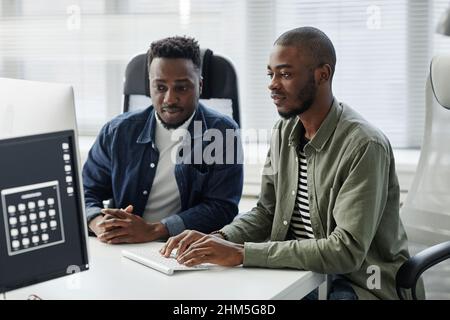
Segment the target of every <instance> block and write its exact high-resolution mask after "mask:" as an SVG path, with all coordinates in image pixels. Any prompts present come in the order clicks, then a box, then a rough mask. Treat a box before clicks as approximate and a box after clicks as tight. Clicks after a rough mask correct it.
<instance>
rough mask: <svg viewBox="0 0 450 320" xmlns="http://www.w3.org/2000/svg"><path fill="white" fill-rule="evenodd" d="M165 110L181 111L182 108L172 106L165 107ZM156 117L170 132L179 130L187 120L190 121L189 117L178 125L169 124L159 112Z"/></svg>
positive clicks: (177, 123)
mask: <svg viewBox="0 0 450 320" xmlns="http://www.w3.org/2000/svg"><path fill="white" fill-rule="evenodd" d="M163 109H166V110H167V109H168V110H170V109H180V108H179V107H177V106H174V105H172V106H163ZM156 115H157V117H158V119H159V120H160V121H161V124H162V125H163V127H164V128H166V129H168V130H171V129H177V128H178V127H180V126H181V125H182V124H183V123H184V122H185V121H186V120H187V119H189V116H188V117H187V118H186V119H183V120H180V121H179V122H176V123H167V122H165V121H164V119H163V118H162V117H161V116H160V115H159V113H158V112H156Z"/></svg>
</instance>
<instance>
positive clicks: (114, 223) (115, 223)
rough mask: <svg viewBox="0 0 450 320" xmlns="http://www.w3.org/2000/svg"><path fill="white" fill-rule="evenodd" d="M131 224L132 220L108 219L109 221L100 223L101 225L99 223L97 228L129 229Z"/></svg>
mask: <svg viewBox="0 0 450 320" xmlns="http://www.w3.org/2000/svg"><path fill="white" fill-rule="evenodd" d="M129 224H130V220H129V219H117V218H112V219H108V220H103V221H100V222H99V223H97V226H98V227H100V228H105V229H106V228H113V227H123V228H125V227H128V225H129Z"/></svg>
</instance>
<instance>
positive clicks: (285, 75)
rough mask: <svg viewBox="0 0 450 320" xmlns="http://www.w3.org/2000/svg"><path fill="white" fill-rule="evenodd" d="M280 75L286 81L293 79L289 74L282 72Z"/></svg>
mask: <svg viewBox="0 0 450 320" xmlns="http://www.w3.org/2000/svg"><path fill="white" fill-rule="evenodd" d="M280 74H281V76H282V77H283V78H284V79H289V78H290V77H291V74H290V73H289V72H281V73H280Z"/></svg>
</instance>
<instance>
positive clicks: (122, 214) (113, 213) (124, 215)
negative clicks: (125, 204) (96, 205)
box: [102, 209, 129, 219]
mask: <svg viewBox="0 0 450 320" xmlns="http://www.w3.org/2000/svg"><path fill="white" fill-rule="evenodd" d="M102 213H103V214H109V215H111V216H114V217H116V218H120V219H126V218H127V217H128V215H129V213H127V212H125V211H124V210H122V209H102Z"/></svg>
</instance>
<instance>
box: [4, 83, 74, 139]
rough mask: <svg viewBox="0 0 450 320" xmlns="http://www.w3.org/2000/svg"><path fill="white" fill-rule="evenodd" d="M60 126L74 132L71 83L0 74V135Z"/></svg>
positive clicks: (12, 134)
mask: <svg viewBox="0 0 450 320" xmlns="http://www.w3.org/2000/svg"><path fill="white" fill-rule="evenodd" d="M62 130H75V134H77V125H76V117H75V108H74V94H73V88H72V86H70V85H68V84H59V83H48V82H38V81H28V80H18V79H7V78H0V139H4V138H12V137H20V136H26V135H32V134H39V133H48V132H55V131H62Z"/></svg>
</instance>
